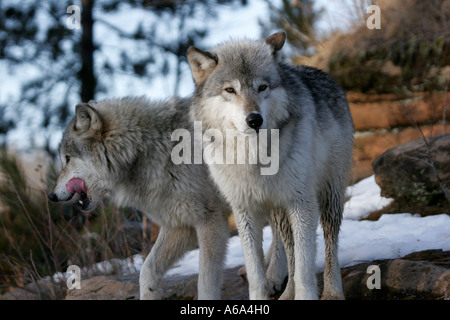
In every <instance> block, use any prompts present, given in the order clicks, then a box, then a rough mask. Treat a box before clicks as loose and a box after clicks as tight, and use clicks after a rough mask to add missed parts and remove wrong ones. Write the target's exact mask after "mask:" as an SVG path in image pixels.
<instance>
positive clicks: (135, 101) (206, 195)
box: [49, 98, 231, 299]
mask: <svg viewBox="0 0 450 320" xmlns="http://www.w3.org/2000/svg"><path fill="white" fill-rule="evenodd" d="M190 103H191V100H190V99H172V100H170V101H169V102H164V103H151V102H149V101H148V100H146V99H145V98H124V99H120V100H105V101H101V102H93V101H92V102H89V103H87V104H86V103H83V104H79V105H77V107H76V116H75V118H74V119H73V120H72V122H71V123H70V124H69V126H68V127H67V129H66V131H65V133H64V136H63V139H62V142H61V146H60V155H61V159H63V168H62V171H61V173H60V175H59V177H58V178H57V181H56V184H55V186H54V189H53V191H52V192H51V193H50V194H49V198H50V199H51V200H52V201H68V200H70V199H71V198H72V197H73V196H74V194H79V196H76V197H75V198H74V199H75V200H76V201H78V202H79V204H80V205H81V208H82V210H83V211H91V210H93V209H94V208H95V207H96V205H97V203H98V202H99V201H100V200H101V199H102V197H103V196H104V194H105V193H106V192H109V193H111V195H112V199H113V201H114V202H115V203H116V204H117V205H119V206H128V207H134V208H137V209H140V210H142V211H144V212H148V213H151V217H152V219H154V220H155V221H156V222H157V223H158V224H160V225H161V230H160V233H159V235H158V238H157V241H156V243H155V245H154V246H153V248H152V250H151V251H150V254H149V255H148V256H147V258H146V259H145V262H144V264H143V266H142V269H141V274H140V279H139V283H140V295H141V299H159V298H161V296H162V291H161V281H162V278H163V276H164V274H165V272H166V271H167V270H168V268H169V267H170V266H171V265H172V264H173V263H174V262H175V261H176V260H178V259H179V258H180V257H181V256H182V255H183V254H184V253H185V252H186V251H188V250H191V249H194V248H195V247H196V245H197V243H198V245H199V248H200V265H199V280H198V298H199V299H219V298H220V292H221V287H222V277H223V264H224V257H225V252H226V246H227V241H228V237H229V227H228V216H229V214H230V213H231V210H230V208H229V206H228V205H227V204H226V203H225V202H224V201H223V200H222V199H221V197H220V196H219V194H218V192H217V191H216V189H215V188H214V185H213V184H212V182H211V181H210V177H209V174H208V168H207V166H206V165H188V164H180V165H175V164H174V163H173V161H172V159H171V151H172V148H173V146H174V144H175V143H176V142H175V141H172V140H171V133H172V132H173V131H174V130H175V129H179V128H185V129H187V130H191V125H190V123H191V122H190V120H189V106H190Z"/></svg>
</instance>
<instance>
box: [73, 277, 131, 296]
mask: <svg viewBox="0 0 450 320" xmlns="http://www.w3.org/2000/svg"><path fill="white" fill-rule="evenodd" d="M137 297H139V285H138V284H137V283H134V282H131V281H118V280H115V279H111V278H109V277H106V276H97V277H93V278H91V279H87V280H82V281H81V289H70V290H68V292H67V297H66V300H131V299H136V298H137Z"/></svg>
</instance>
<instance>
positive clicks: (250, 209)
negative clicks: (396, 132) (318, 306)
mask: <svg viewBox="0 0 450 320" xmlns="http://www.w3.org/2000/svg"><path fill="white" fill-rule="evenodd" d="M284 42H285V34H284V33H283V32H280V33H276V34H274V35H272V36H270V37H268V38H267V39H266V40H265V41H251V40H247V39H242V40H236V39H231V40H229V41H228V42H225V43H223V44H219V45H218V46H216V47H214V48H212V49H211V50H209V51H203V50H200V49H198V48H194V47H191V48H189V50H188V52H187V59H188V62H189V64H190V67H191V70H192V75H193V79H194V82H195V84H196V90H195V94H194V100H193V103H192V107H191V118H192V120H193V121H201V122H202V126H203V130H204V131H205V132H208V130H209V129H218V130H221V131H222V132H223V133H225V132H227V130H230V129H233V130H234V131H235V132H237V133H238V134H240V135H242V136H254V135H257V136H259V132H260V131H261V130H264V129H265V130H272V129H275V130H277V132H278V138H277V139H278V141H277V142H278V148H279V150H278V154H279V170H278V171H277V172H276V174H272V175H262V174H261V172H260V168H261V167H262V166H263V165H264V164H263V163H260V162H258V163H256V164H251V163H247V164H237V163H235V164H217V163H211V164H208V167H209V170H210V173H211V176H212V178H213V179H214V181H215V183H216V184H217V186H218V188H219V189H220V191H221V192H222V194H223V195H224V197H225V198H226V200H227V201H228V202H229V204H230V205H231V208H232V210H233V214H234V217H235V220H236V223H237V227H238V231H239V235H240V237H241V241H242V244H243V251H244V256H245V266H246V269H247V277H248V282H249V294H250V298H251V299H266V298H267V297H268V285H267V279H266V278H265V274H264V267H263V252H262V248H261V239H262V225H263V223H264V221H266V220H267V219H268V217H269V215H270V214H273V213H274V212H279V214H275V217H280V216H281V218H282V217H283V216H284V217H285V218H286V219H288V221H289V222H288V226H289V227H287V226H286V224H285V223H284V224H282V226H276V228H277V229H278V230H280V231H281V233H282V234H283V233H289V232H290V231H289V230H288V229H290V230H291V240H290V241H291V243H290V244H289V240H288V241H287V242H284V243H283V244H284V245H285V249H286V255H287V258H288V262H289V260H291V261H292V260H293V261H294V270H292V272H293V278H294V286H295V288H294V294H295V298H296V299H317V298H318V292H317V284H316V282H317V280H316V275H315V250H316V242H315V238H316V229H317V226H318V221H319V218H320V221H321V224H322V227H323V229H324V236H325V246H326V258H325V265H324V291H323V294H322V298H330V299H343V298H344V295H343V290H342V279H341V275H340V268H339V262H338V258H337V254H338V234H339V228H340V224H341V220H342V211H343V204H344V198H345V189H346V186H347V183H348V178H349V174H350V167H351V159H352V146H353V132H354V129H353V121H352V118H351V115H350V112H349V108H348V105H347V101H346V97H345V93H344V92H343V90H342V89H341V88H340V87H339V85H337V84H336V82H335V81H334V80H333V79H332V77H331V76H329V75H327V74H325V73H324V72H321V71H319V70H317V69H314V68H311V67H306V66H300V67H294V66H290V65H287V64H284V63H282V62H280V61H279V57H278V52H279V50H280V49H281V48H282V47H283V45H284ZM267 143H268V142H267ZM269 149H270V148H269ZM271 212H272V213H271ZM277 220H279V219H273V218H272V221H273V223H275V224H279V222H277ZM289 247H292V248H293V250H291V249H290V248H289ZM289 272H290V273H291V270H290V271H289Z"/></svg>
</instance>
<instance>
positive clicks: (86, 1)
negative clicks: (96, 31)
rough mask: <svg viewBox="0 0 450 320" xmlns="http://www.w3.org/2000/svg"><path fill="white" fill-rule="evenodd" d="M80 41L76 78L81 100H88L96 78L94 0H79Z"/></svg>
mask: <svg viewBox="0 0 450 320" xmlns="http://www.w3.org/2000/svg"><path fill="white" fill-rule="evenodd" d="M81 5H82V9H81V28H82V34H81V43H80V57H81V69H80V71H79V74H78V78H79V80H80V83H81V93H80V95H81V101H82V102H88V101H89V100H92V99H94V96H95V87H96V85H97V79H96V78H95V74H94V50H95V47H94V41H93V35H92V34H93V32H92V29H93V24H94V20H93V18H92V8H93V7H94V0H82V1H81Z"/></svg>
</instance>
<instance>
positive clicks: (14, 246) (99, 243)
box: [0, 149, 151, 299]
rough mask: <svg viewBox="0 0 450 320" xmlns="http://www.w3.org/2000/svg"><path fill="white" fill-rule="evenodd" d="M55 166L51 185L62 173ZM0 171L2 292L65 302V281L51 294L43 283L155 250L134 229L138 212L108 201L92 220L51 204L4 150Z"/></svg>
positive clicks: (145, 238)
mask: <svg viewBox="0 0 450 320" xmlns="http://www.w3.org/2000/svg"><path fill="white" fill-rule="evenodd" d="M52 168H53V167H51V168H50V170H49V175H48V179H47V185H48V186H50V185H52V184H53V181H54V178H55V177H56V175H57V172H56V171H55V170H54V169H52ZM0 171H1V173H2V176H3V179H2V180H1V181H0V203H2V204H3V212H0V230H1V231H0V283H1V284H2V285H1V286H0V293H2V292H5V291H8V290H9V289H10V288H11V287H22V288H24V287H30V286H33V287H35V289H37V290H35V291H37V292H38V298H41V299H57V298H61V297H63V296H64V295H65V290H66V284H65V282H63V283H58V284H56V283H54V284H53V285H52V286H51V288H52V289H51V290H49V289H48V287H49V286H48V285H44V284H43V282H42V281H39V280H41V279H43V278H45V277H47V276H50V275H53V274H55V273H57V272H63V273H64V272H65V270H66V268H67V266H68V265H71V264H75V265H78V266H80V267H82V266H84V267H86V266H91V265H93V264H95V263H96V262H99V261H104V260H109V259H112V258H126V257H130V256H132V255H134V254H136V253H139V252H141V249H145V250H148V249H149V247H150V246H151V244H150V240H149V239H150V236H148V235H146V234H145V232H143V231H142V229H141V228H140V227H139V224H138V223H137V224H135V225H134V226H130V223H129V221H130V220H135V221H139V219H140V218H141V216H140V215H139V214H138V213H136V212H135V211H133V210H118V209H117V208H115V207H114V206H112V205H111V204H108V203H105V204H104V205H102V206H100V207H99V209H97V210H96V211H95V212H94V213H93V214H91V215H89V216H86V215H84V214H83V213H81V212H80V211H79V210H78V209H77V208H76V207H74V206H73V205H71V204H54V203H50V202H49V201H48V200H47V192H46V190H45V189H41V190H36V189H33V188H30V187H29V186H28V183H27V179H26V177H25V175H24V174H23V170H22V169H21V168H20V167H19V165H18V161H17V160H16V159H15V157H13V156H10V155H8V154H7V153H6V151H5V150H4V149H3V150H1V152H0ZM130 233H133V234H134V236H133V237H130ZM52 281H54V279H52V278H50V282H52ZM44 287H45V288H44Z"/></svg>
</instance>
